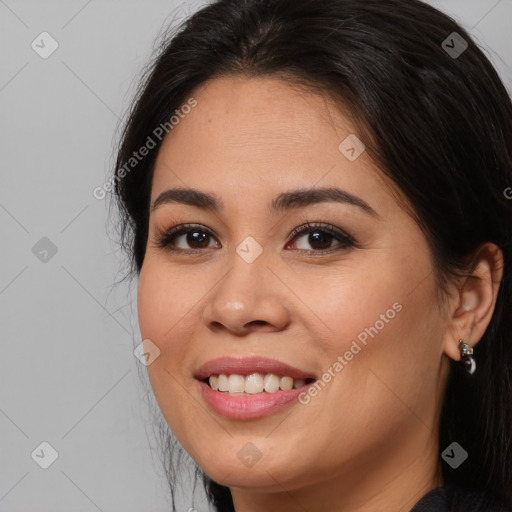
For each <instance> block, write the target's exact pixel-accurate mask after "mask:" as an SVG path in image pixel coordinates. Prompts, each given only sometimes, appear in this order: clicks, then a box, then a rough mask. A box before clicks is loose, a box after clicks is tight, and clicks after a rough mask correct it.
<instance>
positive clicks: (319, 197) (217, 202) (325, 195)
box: [151, 187, 379, 217]
mask: <svg viewBox="0 0 512 512" xmlns="http://www.w3.org/2000/svg"><path fill="white" fill-rule="evenodd" d="M325 202H336V203H343V204H349V205H352V206H357V207H358V208H360V209H361V210H363V211H364V212H366V213H368V214H370V215H372V216H374V217H378V216H379V215H378V214H377V212H376V211H375V210H374V209H373V208H372V207H371V206H370V205H369V204H368V203H366V202H365V201H364V200H363V199H361V198H360V197H358V196H355V195H353V194H351V193H349V192H347V191H346V190H342V189H340V188H336V187H327V188H312V189H297V190H292V191H289V192H283V193H281V194H279V195H278V196H277V197H276V198H274V199H273V200H272V202H271V203H270V211H271V212H272V213H279V212H283V211H286V210H291V209H297V208H303V207H304V206H308V205H311V204H317V203H325ZM168 203H181V204H187V205H189V206H196V207H197V208H201V209H203V210H211V211H213V212H215V213H220V212H221V211H222V210H223V209H224V203H223V201H222V200H221V199H220V198H218V197H217V196H216V195H215V194H211V193H208V192H201V191H200V190H197V189H193V188H173V189H169V190H165V191H164V192H162V193H161V194H160V195H159V196H158V197H157V198H156V199H155V201H154V203H153V206H152V207H151V210H152V211H154V210H156V209H157V208H158V207H159V206H161V205H163V204H168Z"/></svg>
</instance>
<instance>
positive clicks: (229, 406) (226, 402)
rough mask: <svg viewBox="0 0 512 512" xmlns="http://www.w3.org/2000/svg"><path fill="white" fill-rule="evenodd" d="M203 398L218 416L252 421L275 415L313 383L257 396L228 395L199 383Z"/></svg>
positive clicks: (204, 383) (201, 382)
mask: <svg viewBox="0 0 512 512" xmlns="http://www.w3.org/2000/svg"><path fill="white" fill-rule="evenodd" d="M198 382H199V384H200V386H201V391H202V393H203V397H204V399H205V400H206V402H207V403H208V405H209V406H210V407H211V408H212V409H213V410H214V411H215V412H216V413H218V414H221V415H222V416H226V417H227V418H231V419H235V420H251V419H254V418H261V417H263V416H268V415H269V414H273V413H274V412H276V411H278V410H279V409H281V408H283V407H284V406H286V405H288V404H289V403H290V402H293V401H294V400H295V401H296V403H299V402H298V400H297V397H298V396H299V395H300V394H301V393H302V392H304V391H306V390H307V389H308V387H309V386H310V385H311V384H314V383H311V384H309V385H307V386H302V387H300V388H296V389H295V388H294V389H290V390H289V391H283V390H280V391H276V392H275V393H267V392H263V393H258V394H255V395H228V394H227V393H221V392H220V391H215V390H214V389H212V388H211V387H210V386H209V385H208V384H206V382H203V381H198Z"/></svg>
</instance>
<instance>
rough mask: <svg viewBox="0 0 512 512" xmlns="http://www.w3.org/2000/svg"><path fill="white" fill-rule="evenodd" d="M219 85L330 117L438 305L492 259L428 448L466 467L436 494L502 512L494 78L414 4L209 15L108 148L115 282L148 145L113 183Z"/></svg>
mask: <svg viewBox="0 0 512 512" xmlns="http://www.w3.org/2000/svg"><path fill="white" fill-rule="evenodd" d="M454 32H456V33H457V34H458V36H455V35H454V34H453V33H454ZM450 37H451V39H450ZM459 37H460V38H462V39H459ZM454 38H455V39H454ZM462 40H464V41H465V42H466V43H467V45H468V46H467V48H465V49H464V51H462V53H460V54H459V55H455V54H454V52H453V51H451V52H450V51H449V49H450V48H451V49H453V48H455V49H456V50H457V49H458V50H459V51H460V50H462V49H463V46H462V43H461V41H462ZM446 41H448V43H446ZM456 45H457V46H456ZM227 75H243V76H247V77H254V76H271V75H272V76H279V77H282V79H283V80H287V81H289V82H290V83H295V84H304V85H306V86H308V87H310V88H311V89H312V90H315V91H321V92H323V93H325V94H329V95H331V96H332V97H335V98H336V99H337V100H338V101H339V105H340V107H343V108H344V111H348V112H349V113H350V115H351V117H352V120H353V122H354V123H356V126H357V128H358V130H359V132H358V133H360V134H361V138H363V139H364V141H365V144H366V150H367V152H368V153H369V155H370V156H371V157H372V158H373V160H374V161H375V162H376V163H377V164H378V165H379V167H380V168H381V169H382V172H383V173H385V174H386V175H387V176H389V177H390V178H391V179H392V180H393V181H394V182H395V183H396V184H397V185H398V187H399V188H400V189H401V190H402V191H403V193H404V194H405V196H406V197H407V198H408V200H409V201H410V203H411V204H412V205H413V207H414V211H413V215H414V217H415V218H416V220H417V222H418V224H419V226H420V227H421V229H422V230H423V231H424V233H425V235H426V237H427V239H428V242H429V245H430V247H431V249H432V253H433V255H434V260H435V267H436V277H437V278H438V283H439V285H440V290H442V289H443V288H444V285H445V284H446V283H447V282H448V280H449V279H450V277H453V276H454V275H464V273H467V272H468V271H469V269H470V267H469V264H470V261H471V256H472V255H474V254H475V252H476V250H477V249H478V247H479V246H480V245H481V244H483V243H484V242H487V241H489V242H494V243H495V244H497V245H498V246H499V247H500V248H501V250H502V251H503V255H504V276H503V279H502V282H501V286H500V290H499V294H498V298H497V304H496V308H495V312H494V315H493V317H492V320H491V323H490V325H489V327H488V329H487V330H486V332H485V334H484V336H483V339H482V340H481V341H480V343H479V344H478V345H477V348H476V349H475V357H476V360H477V364H478V369H477V371H476V373H475V374H474V375H472V376H468V375H467V374H466V373H464V371H461V370H460V367H459V366H458V365H455V364H453V362H452V369H451V374H450V378H449V381H448V385H447V389H446V395H445V400H444V404H443V409H442V415H441V422H440V439H439V442H440V446H441V447H446V446H448V445H449V444H450V443H451V442H452V441H457V442H458V443H459V444H460V445H462V446H463V447H464V449H465V450H466V451H467V452H468V453H469V458H468V459H467V461H466V462H465V463H464V464H462V465H461V466H460V467H459V468H457V469H456V470H452V469H451V468H450V467H449V466H448V465H447V464H444V463H443V465H442V471H443V478H444V482H445V483H456V484H460V485H465V486H470V487H471V488H473V489H478V490H484V491H487V492H492V493H493V494H495V495H496V496H499V497H501V498H502V499H504V500H505V502H506V503H507V504H508V506H509V507H512V471H511V461H512V449H511V439H512V375H511V368H512V259H511V258H512V251H511V246H510V244H511V241H512V199H511V197H512V189H510V187H512V104H511V99H510V96H509V94H508V93H507V90H506V88H505V87H504V85H503V84H502V82H501V81H500V78H499V76H498V74H497V73H496V71H495V69H494V68H493V66H492V65H491V63H490V62H489V60H488V59H487V58H486V56H485V55H484V53H483V52H482V51H481V50H480V49H479V47H478V46H477V44H476V42H475V41H474V40H473V39H472V38H471V37H470V35H469V34H468V33H467V32H466V31H465V30H464V29H463V28H462V27H461V26H460V25H458V24H457V23H456V22H455V21H454V20H453V19H451V18H450V17H449V16H447V15H445V14H443V13H441V12H440V11H438V10H436V9H435V8H433V7H431V6H429V5H428V4H425V3H423V2H421V1H419V0H405V1H404V0H321V1H319V0H218V1H214V2H212V3H211V4H209V5H207V6H206V7H204V8H202V9H201V10H200V11H198V12H197V13H195V14H193V15H192V16H191V17H190V18H188V19H187V20H186V21H185V22H184V23H183V24H182V25H181V26H180V27H179V30H177V31H176V32H175V33H173V34H172V36H169V37H168V38H166V39H165V40H164V41H163V43H162V45H161V48H160V51H159V52H158V54H157V55H156V57H155V59H154V61H153V62H152V63H151V64H150V66H149V68H148V70H147V73H146V74H145V77H144V79H143V80H142V82H141V84H140V88H139V90H138V94H137V97H136V99H135V101H134V102H133V105H132V108H131V110H130V112H129V115H128V120H127V123H126V125H125V128H124V131H123V133H122V140H121V142H120V145H119V150H118V155H117V165H116V170H115V174H114V176H113V181H114V185H115V189H114V195H115V198H116V200H117V205H118V207H119V212H120V214H121V233H120V235H121V245H122V247H123V248H124V249H125V250H126V251H127V253H128V255H129V258H130V262H131V274H136V273H138V272H139V271H140V269H141V266H142V263H143V260H144V254H145V250H146V243H147V236H148V219H149V201H150V192H151V183H152V176H153V166H154V162H155V158H156V155H157V153H158V148H159V146H160V140H157V139H156V138H155V137H153V138H154V139H155V140H156V148H154V149H152V150H151V151H150V152H149V154H148V155H147V156H146V157H145V158H144V159H143V160H142V161H141V162H139V163H138V164H137V165H136V166H135V167H134V168H133V169H131V168H130V169H129V170H128V172H127V169H126V162H128V161H129V159H130V158H131V157H132V154H133V152H134V151H137V150H138V149H139V148H140V147H141V146H143V145H144V144H145V142H146V141H147V138H148V136H150V135H151V134H153V132H154V130H155V128H156V127H158V126H160V125H162V124H164V123H168V122H169V119H170V117H171V116H172V115H173V113H174V112H175V110H176V109H179V108H180V106H181V105H182V104H183V103H185V102H186V101H187V99H188V98H189V97H190V96H191V93H192V91H193V90H194V88H195V87H196V86H198V85H200V84H202V83H203V82H205V81H206V80H209V79H212V78H214V77H219V76H227ZM123 166H124V169H125V171H124V172H122V171H121V170H122V169H123ZM507 191H508V192H507ZM166 446H167V447H168V451H169V452H171V451H172V450H171V444H170V443H168V444H167V445H166ZM169 457H170V459H171V453H169ZM170 459H169V460H170ZM172 468H173V465H172V463H171V462H169V465H168V474H169V481H170V484H171V489H173V482H174V475H173V471H172ZM196 476H199V477H201V478H202V479H203V480H204V484H205V488H206V491H207V495H208V497H209V499H210V501H211V502H212V503H213V504H214V506H215V507H216V510H218V511H222V512H228V511H233V510H234V508H233V502H232V499H231V493H230V491H229V489H228V488H227V487H223V486H221V485H219V484H217V483H216V482H214V481H212V480H211V479H210V478H209V477H208V476H207V475H205V474H204V473H203V472H202V471H201V470H200V469H199V468H197V473H196ZM173 496H174V495H173ZM173 507H174V499H173Z"/></svg>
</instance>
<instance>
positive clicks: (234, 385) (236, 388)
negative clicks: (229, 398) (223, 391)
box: [228, 373, 245, 393]
mask: <svg viewBox="0 0 512 512" xmlns="http://www.w3.org/2000/svg"><path fill="white" fill-rule="evenodd" d="M244 387H245V378H244V377H243V375H237V374H236V373H234V374H231V375H230V376H229V377H228V391H229V392H230V393H243V392H244V391H245V389H244Z"/></svg>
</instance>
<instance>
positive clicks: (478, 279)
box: [443, 242, 503, 361]
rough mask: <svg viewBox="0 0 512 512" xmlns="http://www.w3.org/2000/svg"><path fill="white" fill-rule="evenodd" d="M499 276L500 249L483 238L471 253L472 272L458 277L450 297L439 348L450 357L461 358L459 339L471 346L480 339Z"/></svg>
mask: <svg viewBox="0 0 512 512" xmlns="http://www.w3.org/2000/svg"><path fill="white" fill-rule="evenodd" d="M502 277H503V253H502V251H501V249H500V248H499V247H498V246H497V245H496V244H493V243H491V242H486V243H485V244H483V245H482V246H480V248H479V249H478V250H477V252H476V253H475V258H474V265H473V270H472V272H471V273H470V274H469V275H467V276H465V277H464V278H463V279H462V281H459V283H458V285H457V287H456V288H457V290H456V293H455V294H454V298H453V299H452V300H451V301H450V308H449V310H450V318H449V319H448V320H449V329H448V330H447V332H446V336H445V340H444V345H443V352H444V354H446V355H447V356H448V357H450V358H451V359H454V360H456V361H460V359H461V357H460V351H459V340H460V339H462V340H463V341H464V342H465V343H467V344H468V345H471V346H474V345H476V344H477V343H478V342H479V341H480V340H481V338H482V336H483V335H484V333H485V330H486V329H487V327H488V326H489V323H490V321H491V318H492V314H493V312H494V307H495V305H496V298H497V296H498V290H499V287H500V282H501V278H502Z"/></svg>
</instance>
